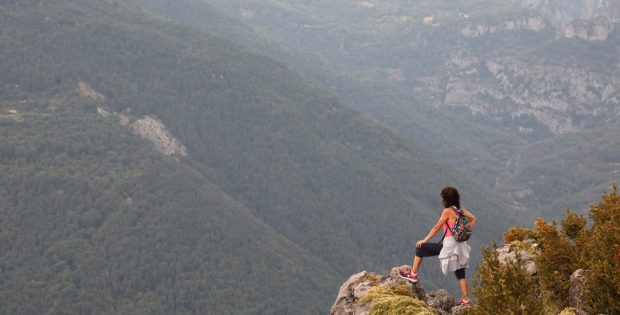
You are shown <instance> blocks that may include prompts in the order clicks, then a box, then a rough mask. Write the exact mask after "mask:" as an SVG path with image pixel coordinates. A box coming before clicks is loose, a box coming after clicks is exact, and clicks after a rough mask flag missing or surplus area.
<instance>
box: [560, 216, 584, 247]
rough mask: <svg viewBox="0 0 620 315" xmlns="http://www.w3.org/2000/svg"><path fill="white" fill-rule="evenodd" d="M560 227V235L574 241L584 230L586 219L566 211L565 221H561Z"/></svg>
mask: <svg viewBox="0 0 620 315" xmlns="http://www.w3.org/2000/svg"><path fill="white" fill-rule="evenodd" d="M560 225H561V226H562V233H563V234H564V235H566V236H568V238H570V239H571V240H574V239H576V238H577V236H578V235H579V233H581V232H582V231H583V230H584V229H585V228H586V219H585V218H584V217H583V216H582V215H581V214H577V213H574V212H572V211H570V210H569V209H566V219H564V220H561V221H560Z"/></svg>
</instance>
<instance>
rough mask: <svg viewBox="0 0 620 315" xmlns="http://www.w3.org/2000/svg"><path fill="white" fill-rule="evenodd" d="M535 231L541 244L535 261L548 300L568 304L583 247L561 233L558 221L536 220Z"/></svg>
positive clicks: (557, 303) (560, 305)
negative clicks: (576, 245)
mask: <svg viewBox="0 0 620 315" xmlns="http://www.w3.org/2000/svg"><path fill="white" fill-rule="evenodd" d="M535 233H536V239H537V240H538V242H539V244H540V254H539V255H538V256H537V257H536V259H535V262H536V269H537V272H538V278H539V282H540V288H541V290H542V292H543V297H544V302H545V303H546V304H548V305H554V306H558V307H562V306H565V305H564V302H565V301H566V299H567V298H568V291H569V288H570V276H571V275H572V274H573V272H574V271H575V270H577V269H579V252H580V251H578V250H577V248H575V245H574V244H572V243H571V242H570V241H569V239H568V238H567V237H566V236H565V235H563V234H560V232H559V231H558V228H557V225H556V223H555V222H552V223H547V222H546V221H545V220H543V219H538V220H536V223H535Z"/></svg>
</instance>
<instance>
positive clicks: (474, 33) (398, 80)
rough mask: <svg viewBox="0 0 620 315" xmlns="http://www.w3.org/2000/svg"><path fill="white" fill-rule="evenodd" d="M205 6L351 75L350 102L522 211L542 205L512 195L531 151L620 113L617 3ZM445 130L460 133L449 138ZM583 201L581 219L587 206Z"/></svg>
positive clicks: (548, 209)
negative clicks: (516, 164)
mask: <svg viewBox="0 0 620 315" xmlns="http://www.w3.org/2000/svg"><path fill="white" fill-rule="evenodd" d="M205 2H208V3H210V4H213V5H214V6H217V7H218V8H220V9H222V10H224V11H226V12H227V13H229V14H230V15H231V16H237V17H238V18H239V19H240V20H242V21H243V22H244V23H247V24H248V25H251V26H255V27H257V28H258V29H261V30H262V32H266V33H268V34H271V35H272V36H273V37H275V38H276V39H277V40H279V41H280V42H282V43H286V44H287V45H289V46H290V47H292V48H293V49H296V50H297V51H300V52H303V53H306V54H309V55H316V56H319V58H320V59H321V60H322V61H324V62H327V63H328V64H331V65H333V68H334V69H345V70H344V71H345V72H346V73H348V76H349V77H350V78H352V80H351V79H350V80H351V81H358V82H357V83H352V84H342V85H338V84H335V83H334V82H333V80H334V79H335V77H334V76H332V75H330V74H329V73H325V76H324V77H325V78H330V79H332V80H331V81H330V80H325V81H328V82H329V83H327V84H328V85H329V86H331V87H332V88H333V91H334V92H335V93H336V94H337V95H338V96H339V97H341V98H343V99H346V100H347V101H348V102H349V103H350V104H352V105H353V106H355V107H356V108H357V109H360V110H362V111H364V112H366V113H368V114H370V115H372V116H373V117H374V118H376V119H378V120H380V121H381V122H383V123H385V124H387V125H389V126H391V127H394V128H395V129H397V130H399V131H400V132H401V133H403V134H405V135H407V136H408V137H410V138H412V139H415V141H417V142H419V143H422V144H424V145H425V146H426V147H427V148H429V149H431V150H434V151H435V152H436V153H437V154H439V155H441V156H442V157H444V158H445V159H447V160H449V161H450V162H452V163H453V165H455V166H456V167H459V168H461V169H463V170H464V171H465V172H467V173H468V174H470V175H474V176H476V177H477V178H479V179H480V180H482V181H484V182H485V183H486V184H487V185H488V186H490V187H493V188H495V189H496V191H498V192H501V193H502V194H504V195H508V196H511V197H512V198H513V200H515V201H518V202H519V204H520V205H522V206H523V207H530V206H531V205H533V204H536V201H535V200H533V199H528V200H524V199H523V198H522V196H520V193H518V191H520V190H521V187H517V186H515V187H512V186H509V187H506V186H504V185H501V183H505V182H502V181H501V180H502V178H503V177H505V176H508V174H507V173H506V170H505V165H507V164H508V163H510V161H511V160H513V159H514V158H515V155H516V154H517V153H518V152H519V151H520V150H525V151H527V150H528V148H529V146H530V145H534V146H536V145H539V141H545V143H548V141H554V139H556V135H559V134H564V133H581V132H584V134H588V132H590V131H588V130H596V129H597V128H599V127H601V126H605V125H607V124H612V123H613V122H614V121H615V117H617V115H618V110H617V109H618V102H619V99H618V91H619V90H620V85H619V83H618V80H617V77H618V71H619V70H618V69H620V68H618V65H619V64H620V63H619V61H618V47H619V42H620V41H619V36H620V35H618V34H620V33H619V32H618V31H617V23H618V16H619V14H618V6H617V4H616V3H615V2H613V1H589V0H579V1H577V0H576V1H521V0H518V1H512V2H497V1H469V2H466V1H457V2H454V1H450V2H449V3H448V2H446V1H416V2H415V3H412V2H402V1H382V2H378V1H345V2H337V3H334V2H330V1H291V2H286V3H284V2H280V1H220V0H205ZM296 65H299V64H296ZM335 80H336V81H338V79H335ZM321 81H322V80H321V79H319V80H317V82H318V83H317V84H321ZM359 82H361V83H359ZM355 91H361V92H359V94H357V93H355ZM360 94H361V95H364V97H359V96H360ZM356 96H358V97H356ZM384 96H387V97H384ZM446 121H450V122H452V123H453V124H454V125H458V126H459V127H458V128H452V129H447V128H443V123H444V122H446ZM440 126H441V127H440ZM477 128H479V129H480V130H476V129H477ZM437 139H442V141H437ZM558 139H559V138H558ZM559 141H561V140H559ZM438 142H440V144H438ZM533 162H534V161H532V163H533ZM580 163H581V164H584V165H594V164H597V161H596V160H590V159H587V158H584V159H583V160H581V161H580ZM565 170H566V171H568V170H567V169H565ZM585 176H586V177H587V178H586V181H594V180H595V178H594V177H591V176H590V175H588V174H585ZM557 180H558V183H561V184H562V185H567V184H569V183H567V182H562V179H561V178H557ZM528 182H531V183H534V185H541V184H542V182H538V183H537V182H536V179H535V178H529V179H528ZM607 185H609V183H607V184H603V185H598V184H597V186H596V190H597V191H603V190H604V189H605V187H606V186H607ZM530 188H532V187H530ZM571 197H572V196H571V195H570V194H559V195H557V196H556V198H557V199H556V200H553V201H551V203H548V204H540V208H535V209H529V210H530V211H536V210H540V211H543V212H545V213H546V214H548V215H551V216H553V215H557V213H556V212H557V210H553V209H557V208H555V205H557V204H558V202H559V201H561V200H563V199H564V200H566V199H571ZM573 200H574V202H571V204H570V206H571V207H575V208H579V209H583V208H585V207H586V206H587V203H588V199H587V198H579V199H578V200H577V199H573Z"/></svg>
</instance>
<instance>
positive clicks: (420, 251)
mask: <svg viewBox="0 0 620 315" xmlns="http://www.w3.org/2000/svg"><path fill="white" fill-rule="evenodd" d="M441 248H443V244H441V243H424V244H422V246H420V247H417V248H416V249H415V257H414V258H413V265H412V266H411V272H413V273H418V270H419V269H420V265H421V264H422V258H424V257H430V256H437V255H439V253H440V252H441Z"/></svg>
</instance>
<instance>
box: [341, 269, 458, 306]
mask: <svg viewBox="0 0 620 315" xmlns="http://www.w3.org/2000/svg"><path fill="white" fill-rule="evenodd" d="M406 268H410V267H409V266H401V267H395V268H392V270H391V271H390V274H389V275H387V276H383V275H378V274H376V273H372V272H367V271H362V272H360V273H358V274H355V275H352V276H351V277H350V278H349V279H348V280H347V281H345V282H344V283H343V284H342V286H341V287H340V290H339V292H338V296H337V297H336V301H335V302H334V305H333V306H332V308H331V312H330V314H331V315H367V314H368V313H369V311H370V308H371V305H370V304H369V303H361V302H360V299H362V298H363V297H364V296H365V295H366V294H367V293H368V290H370V288H372V287H375V286H379V287H386V288H392V287H396V286H399V285H402V284H408V285H409V286H410V288H411V296H412V297H415V298H417V299H418V300H420V301H424V302H426V304H428V306H430V307H431V308H433V309H435V310H436V311H437V313H439V314H442V315H452V314H465V309H466V308H465V307H462V306H459V307H455V306H454V305H455V304H456V303H455V300H454V298H453V297H452V296H451V295H450V294H449V293H448V292H447V291H445V290H438V291H435V292H431V293H428V294H426V292H425V290H424V288H423V287H422V286H421V285H420V284H419V283H418V284H411V283H410V282H408V281H406V280H404V279H402V278H400V277H399V276H398V271H399V270H401V269H406Z"/></svg>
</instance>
